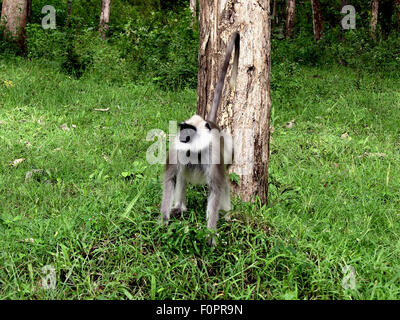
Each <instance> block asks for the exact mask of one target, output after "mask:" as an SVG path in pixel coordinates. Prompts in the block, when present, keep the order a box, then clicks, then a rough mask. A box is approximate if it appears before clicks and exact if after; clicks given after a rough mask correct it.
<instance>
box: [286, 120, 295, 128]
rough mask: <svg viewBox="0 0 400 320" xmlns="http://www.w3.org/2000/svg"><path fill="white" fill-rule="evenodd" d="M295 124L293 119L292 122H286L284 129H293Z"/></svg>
mask: <svg viewBox="0 0 400 320" xmlns="http://www.w3.org/2000/svg"><path fill="white" fill-rule="evenodd" d="M295 122H296V120H295V119H293V120H290V121H289V122H287V123H286V128H288V129H291V128H293V127H294V124H295Z"/></svg>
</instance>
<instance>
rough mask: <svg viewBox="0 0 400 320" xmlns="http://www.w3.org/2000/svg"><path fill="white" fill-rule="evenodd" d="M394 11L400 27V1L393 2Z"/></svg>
mask: <svg viewBox="0 0 400 320" xmlns="http://www.w3.org/2000/svg"><path fill="white" fill-rule="evenodd" d="M394 10H395V12H396V13H397V22H398V24H399V26H400V0H394Z"/></svg>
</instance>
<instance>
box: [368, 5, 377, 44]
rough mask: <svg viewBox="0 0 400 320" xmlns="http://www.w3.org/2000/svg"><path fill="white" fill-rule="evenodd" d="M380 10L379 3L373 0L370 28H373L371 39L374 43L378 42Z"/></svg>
mask: <svg viewBox="0 0 400 320" xmlns="http://www.w3.org/2000/svg"><path fill="white" fill-rule="evenodd" d="M378 10H379V1H378V0H372V2H371V21H370V28H371V30H370V31H371V37H372V39H373V40H374V41H376V25H377V23H378Z"/></svg>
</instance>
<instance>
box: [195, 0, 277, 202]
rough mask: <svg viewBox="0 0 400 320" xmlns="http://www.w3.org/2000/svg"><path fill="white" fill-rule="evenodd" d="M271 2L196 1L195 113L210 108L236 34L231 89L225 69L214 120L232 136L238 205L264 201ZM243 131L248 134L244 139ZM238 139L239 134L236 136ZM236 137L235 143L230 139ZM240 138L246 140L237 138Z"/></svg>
mask: <svg viewBox="0 0 400 320" xmlns="http://www.w3.org/2000/svg"><path fill="white" fill-rule="evenodd" d="M269 13H270V0H258V1H257V0H247V1H243V0H241V1H240V2H239V0H232V1H209V0H200V1H199V21H200V46H199V72H198V87H197V92H198V104H197V113H198V114H199V115H201V116H203V117H205V116H206V115H207V113H208V112H209V110H210V107H211V104H212V99H213V94H214V89H215V85H216V82H217V78H218V75H219V71H220V65H221V63H222V60H223V59H224V56H225V49H226V45H227V43H228V42H229V40H230V38H231V35H232V34H233V32H234V31H239V32H240V55H239V68H238V76H237V80H236V86H235V88H234V89H231V88H230V86H229V85H226V84H227V83H228V82H229V81H228V80H229V77H230V71H229V70H228V75H227V79H226V81H225V87H224V90H223V92H222V95H221V104H220V107H219V110H218V113H217V122H218V124H219V125H220V127H221V128H223V129H226V130H227V131H228V132H230V133H231V134H232V135H233V137H234V149H235V157H234V158H235V160H234V163H233V165H232V167H231V171H233V172H236V173H237V174H238V175H239V176H240V182H239V184H238V185H237V186H234V188H233V191H234V193H236V194H238V195H240V196H241V198H242V200H243V201H251V200H253V199H254V197H255V196H258V197H259V198H260V200H261V202H262V203H266V202H267V194H268V161H269V123H270V122H269V121H270V108H271V99H270V85H269V84H270V65H271V63H270V49H271V47H270V36H271V25H270V17H269ZM246 133H247V134H248V135H247V136H246ZM241 135H242V136H241ZM237 138H239V139H238V140H235V139H237ZM240 138H245V139H240Z"/></svg>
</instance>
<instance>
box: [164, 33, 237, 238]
mask: <svg viewBox="0 0 400 320" xmlns="http://www.w3.org/2000/svg"><path fill="white" fill-rule="evenodd" d="M239 44H240V38H239V33H238V32H235V33H234V34H233V36H232V38H231V40H230V42H229V44H228V46H227V49H226V56H225V60H224V62H223V65H222V68H221V72H220V76H219V79H218V82H217V85H216V87H215V92H214V98H213V104H212V107H211V111H210V113H209V114H208V117H207V119H206V120H204V119H203V118H202V117H201V116H199V115H197V114H196V115H194V116H192V117H191V118H190V119H188V120H186V121H184V122H182V123H180V124H179V132H178V134H177V135H176V137H175V139H174V140H173V142H172V144H171V147H170V150H169V153H168V157H167V163H166V166H165V175H164V188H163V195H162V203H161V213H162V217H161V218H162V220H163V222H164V224H168V221H169V218H170V214H171V211H172V212H173V213H174V214H179V213H182V212H185V211H187V208H186V204H185V202H186V199H185V198H186V183H187V182H189V183H192V184H207V185H208V186H209V196H208V202H207V227H208V228H209V229H212V230H213V231H216V230H217V222H218V219H219V211H220V210H225V211H229V210H231V198H230V187H229V180H228V175H227V168H228V167H229V165H230V164H231V163H232V154H233V148H232V141H231V139H230V138H229V137H228V136H227V135H224V133H223V132H222V131H221V129H220V128H219V127H218V125H217V124H216V123H215V122H216V115H217V109H218V105H219V101H220V98H221V93H222V89H223V86H224V81H225V76H226V73H227V70H228V66H229V61H230V58H231V55H232V51H233V48H234V47H235V55H234V59H233V67H232V74H231V81H230V85H231V88H232V89H233V88H234V84H235V81H236V77H237V71H238V61H239ZM209 242H211V244H212V245H215V238H214V235H213V236H212V237H211V239H209Z"/></svg>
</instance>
